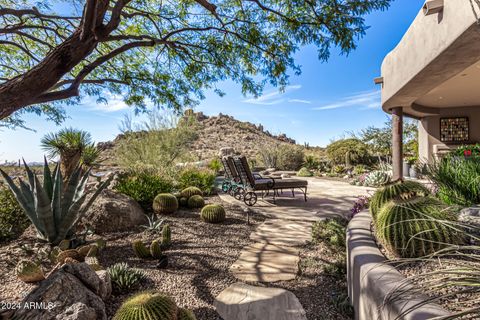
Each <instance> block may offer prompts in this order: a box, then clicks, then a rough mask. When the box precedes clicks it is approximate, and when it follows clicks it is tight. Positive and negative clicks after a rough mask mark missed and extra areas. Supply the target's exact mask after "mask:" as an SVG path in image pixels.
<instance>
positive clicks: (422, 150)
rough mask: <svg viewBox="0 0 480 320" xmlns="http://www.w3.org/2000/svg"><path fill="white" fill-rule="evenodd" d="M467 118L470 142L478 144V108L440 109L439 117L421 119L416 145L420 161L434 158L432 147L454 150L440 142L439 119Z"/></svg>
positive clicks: (479, 127)
mask: <svg viewBox="0 0 480 320" xmlns="http://www.w3.org/2000/svg"><path fill="white" fill-rule="evenodd" d="M444 117H468V118H469V123H470V142H472V143H475V142H480V107H469V108H450V109H440V115H439V116H429V117H425V118H423V119H422V120H421V121H420V123H419V130H418V139H419V141H418V144H419V157H420V159H421V160H427V161H431V160H433V158H434V153H435V152H434V146H435V145H438V146H440V147H441V148H450V149H451V148H455V147H456V146H458V144H457V145H455V144H448V145H447V144H445V143H443V142H441V141H440V118H444Z"/></svg>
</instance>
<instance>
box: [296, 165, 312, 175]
mask: <svg viewBox="0 0 480 320" xmlns="http://www.w3.org/2000/svg"><path fill="white" fill-rule="evenodd" d="M297 176H299V177H312V176H313V173H312V172H311V171H310V170H309V169H307V168H305V167H302V168H301V169H300V170H298V172H297Z"/></svg>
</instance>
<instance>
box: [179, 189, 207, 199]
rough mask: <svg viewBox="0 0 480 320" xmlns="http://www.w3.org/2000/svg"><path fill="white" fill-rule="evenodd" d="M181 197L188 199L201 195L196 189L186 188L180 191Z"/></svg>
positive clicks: (200, 191)
mask: <svg viewBox="0 0 480 320" xmlns="http://www.w3.org/2000/svg"><path fill="white" fill-rule="evenodd" d="M181 195H182V197H185V198H187V199H189V198H190V197H192V196H201V195H203V192H202V190H200V189H199V188H197V187H188V188H185V189H183V190H182V193H181Z"/></svg>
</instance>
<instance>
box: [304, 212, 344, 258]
mask: <svg viewBox="0 0 480 320" xmlns="http://www.w3.org/2000/svg"><path fill="white" fill-rule="evenodd" d="M346 228H347V220H346V219H344V218H340V217H335V218H326V219H325V220H322V221H317V222H315V223H314V224H313V226H312V239H313V242H314V243H319V242H325V243H326V244H328V245H329V246H330V247H332V248H334V249H339V250H343V248H345V246H346Z"/></svg>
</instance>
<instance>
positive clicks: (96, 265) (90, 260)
mask: <svg viewBox="0 0 480 320" xmlns="http://www.w3.org/2000/svg"><path fill="white" fill-rule="evenodd" d="M85 263H86V264H88V265H89V266H90V267H91V268H92V269H93V270H95V271H100V270H104V268H103V266H102V265H101V264H100V262H99V261H98V259H97V257H86V258H85Z"/></svg>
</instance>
